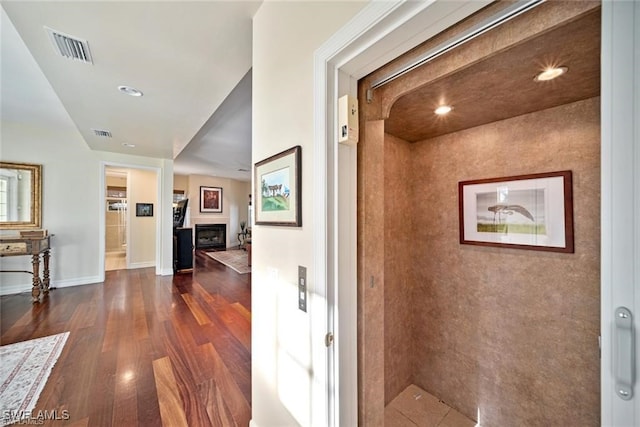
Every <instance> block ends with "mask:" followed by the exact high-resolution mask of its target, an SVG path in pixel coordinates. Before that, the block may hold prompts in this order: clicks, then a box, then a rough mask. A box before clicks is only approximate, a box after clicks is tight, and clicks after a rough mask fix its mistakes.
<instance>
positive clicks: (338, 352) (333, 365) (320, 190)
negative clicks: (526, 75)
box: [312, 0, 490, 426]
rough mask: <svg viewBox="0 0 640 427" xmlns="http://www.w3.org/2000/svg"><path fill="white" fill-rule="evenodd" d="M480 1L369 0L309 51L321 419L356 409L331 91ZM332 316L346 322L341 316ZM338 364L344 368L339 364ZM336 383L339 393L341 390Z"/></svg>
mask: <svg viewBox="0 0 640 427" xmlns="http://www.w3.org/2000/svg"><path fill="white" fill-rule="evenodd" d="M488 3H490V1H488V0H486V1H485V0H483V1H466V2H451V1H446V0H431V1H423V2H415V1H405V0H403V1H397V2H371V3H369V4H367V6H365V7H364V8H363V9H362V11H361V12H360V13H358V14H357V15H356V16H355V17H354V18H353V19H352V20H351V21H350V22H348V23H347V24H346V25H345V26H344V27H342V28H341V29H340V30H339V31H338V32H337V33H335V34H334V35H333V36H332V37H331V38H330V39H329V40H327V41H326V42H325V43H324V44H323V45H322V46H321V47H320V48H319V49H318V50H317V51H316V52H315V54H314V135H315V138H314V152H313V156H314V160H313V164H314V181H313V194H314V199H313V212H316V213H317V215H315V216H314V224H313V228H314V234H313V254H314V260H315V264H314V277H313V280H314V283H316V286H317V288H318V294H320V295H326V297H327V311H326V312H325V313H323V314H318V315H314V316H313V319H312V329H313V331H316V333H315V334H314V336H318V335H319V334H320V335H321V336H324V334H323V333H322V331H325V332H331V333H333V335H334V345H333V346H331V347H329V350H328V351H327V352H326V353H325V354H324V357H322V358H320V357H318V358H317V359H315V360H314V363H313V364H314V369H315V370H316V372H324V371H327V379H328V384H327V385H328V393H327V402H326V405H325V406H326V411H325V412H326V414H327V419H326V421H327V423H326V425H329V426H334V425H357V416H358V407H357V406H358V405H357V384H358V383H357V364H356V360H354V358H356V357H357V349H356V348H355V346H356V345H357V324H356V322H355V319H356V312H357V301H356V300H355V299H354V301H353V303H352V304H350V306H348V307H345V306H344V305H342V304H340V300H339V296H340V290H341V289H342V291H344V288H345V287H350V289H351V291H352V292H351V294H352V295H353V293H354V292H355V291H356V281H355V264H354V265H353V266H352V267H353V268H351V269H342V270H341V269H339V268H338V265H339V264H338V263H339V262H340V261H342V262H344V261H345V260H355V259H356V253H355V251H356V248H357V244H356V233H355V227H356V208H357V206H356V205H355V203H354V204H353V205H352V206H351V207H347V208H346V209H347V211H345V210H344V209H343V210H339V209H338V200H344V199H345V198H346V199H348V198H349V197H352V198H353V199H352V200H355V196H356V194H355V193H356V185H355V182H354V180H353V179H349V177H343V176H341V175H340V174H339V170H342V171H343V172H344V171H345V170H349V165H348V164H345V162H350V163H351V172H353V171H355V168H356V155H355V153H353V152H352V151H355V149H353V150H351V152H350V151H349V150H342V151H343V153H342V154H339V150H338V149H337V148H336V147H337V129H336V128H335V126H334V123H336V121H337V120H336V115H337V108H336V106H337V102H338V97H339V95H342V93H339V92H338V88H344V87H350V88H351V87H352V81H351V79H355V80H357V79H359V78H361V77H364V76H365V75H366V74H368V73H370V72H372V71H374V70H376V69H377V68H379V67H381V66H382V65H384V64H385V63H387V62H389V61H390V60H391V59H394V58H396V57H397V56H399V55H401V54H402V53H404V52H406V51H407V50H409V49H411V48H412V47H415V46H416V45H418V44H420V43H421V42H423V41H425V40H427V39H429V38H430V37H432V36H434V35H436V34H438V33H439V32H441V31H442V30H444V29H446V28H448V27H450V26H451V25H453V24H455V23H456V22H458V21H460V20H462V19H464V18H465V17H467V16H468V15H470V14H472V13H473V12H475V11H477V10H479V9H481V8H482V7H484V6H485V5H487V4H488ZM343 178H344V179H343ZM343 208H344V207H343ZM349 209H350V210H351V212H349V211H348V210H349ZM345 217H346V218H349V217H350V221H345V220H344V218H345ZM340 218H342V220H340ZM339 226H340V227H339ZM345 230H346V232H342V231H345ZM339 231H340V233H339ZM340 248H348V249H347V250H349V251H351V252H352V253H349V254H346V256H343V255H342V254H341V253H340ZM343 250H344V249H343ZM338 308H339V310H338ZM339 316H340V317H339ZM340 319H347V320H348V321H349V323H348V324H347V322H346V321H343V322H342V323H341V322H340ZM341 361H342V362H341ZM342 364H347V365H348V368H349V369H341V365H342ZM354 366H355V367H356V369H353V367H354ZM345 368H346V367H345ZM340 390H343V391H344V390H346V391H347V393H344V392H343V394H341V393H340ZM345 394H347V395H345Z"/></svg>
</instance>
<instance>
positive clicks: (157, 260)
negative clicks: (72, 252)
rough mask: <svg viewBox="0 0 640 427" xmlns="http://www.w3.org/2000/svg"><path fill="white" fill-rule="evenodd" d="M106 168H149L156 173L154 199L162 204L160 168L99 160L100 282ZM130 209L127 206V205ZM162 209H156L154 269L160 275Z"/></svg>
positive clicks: (103, 249)
mask: <svg viewBox="0 0 640 427" xmlns="http://www.w3.org/2000/svg"><path fill="white" fill-rule="evenodd" d="M107 168H118V169H141V170H150V171H154V172H155V173H156V200H158V205H159V206H162V202H161V201H162V200H163V199H162V169H161V168H159V167H155V166H141V165H134V164H129V163H118V162H108V161H101V162H100V178H99V182H98V187H99V188H100V190H99V200H98V206H99V212H100V215H99V231H98V241H99V245H100V247H99V252H98V256H99V261H98V269H99V280H100V282H104V278H105V256H106V248H105V245H106V238H107V237H106V211H107V205H106V198H105V189H106V188H107V175H106V170H107ZM128 187H129V174H128V173H127V190H128ZM127 208H128V209H130V207H129V206H127ZM162 212H163V209H157V210H156V218H155V219H156V227H155V233H156V250H155V252H156V255H155V269H156V274H157V275H160V274H161V271H162V240H163V239H162V238H161V236H162V221H164V219H163V215H162ZM129 232H130V230H129V225H128V224H127V243H129V237H130V236H129ZM129 256H130V255H129V248H128V247H127V266H128V265H129Z"/></svg>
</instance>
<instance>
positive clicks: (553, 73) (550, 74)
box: [534, 67, 569, 82]
mask: <svg viewBox="0 0 640 427" xmlns="http://www.w3.org/2000/svg"><path fill="white" fill-rule="evenodd" d="M567 71H569V68H568V67H551V68H547V69H546V70H544V71H543V72H541V73H540V74H538V75H537V76H536V77H535V78H534V80H535V81H537V82H546V81H548V80H553V79H555V78H556V77H560V76H561V75H563V74H564V73H566V72H567Z"/></svg>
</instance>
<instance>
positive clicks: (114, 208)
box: [101, 164, 160, 271]
mask: <svg viewBox="0 0 640 427" xmlns="http://www.w3.org/2000/svg"><path fill="white" fill-rule="evenodd" d="M103 177H104V187H103V188H104V190H103V191H104V192H103V195H104V205H103V206H104V209H103V212H102V214H103V215H104V216H103V221H101V222H102V223H103V226H104V236H105V237H104V247H103V248H104V258H103V259H104V270H105V271H111V270H123V269H135V268H146V267H155V266H157V253H158V245H159V239H158V229H159V227H160V222H159V221H158V218H159V216H160V210H159V204H158V200H159V196H158V194H159V190H158V188H159V178H158V177H159V173H158V170H157V169H156V168H141V167H129V166H125V165H115V164H111V165H105V167H104V175H103Z"/></svg>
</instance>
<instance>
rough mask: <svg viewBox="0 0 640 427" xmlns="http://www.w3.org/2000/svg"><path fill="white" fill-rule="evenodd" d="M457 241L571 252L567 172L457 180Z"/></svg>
mask: <svg viewBox="0 0 640 427" xmlns="http://www.w3.org/2000/svg"><path fill="white" fill-rule="evenodd" d="M458 204H459V221H460V243H461V244H467V245H479V246H495V247H502V248H516V249H531V250H539V251H550V252H573V251H574V246H573V190H572V176H571V171H560V172H549V173H539V174H531V175H520V176H511V177H503V178H488V179H478V180H472V181H462V182H459V183H458Z"/></svg>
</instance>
